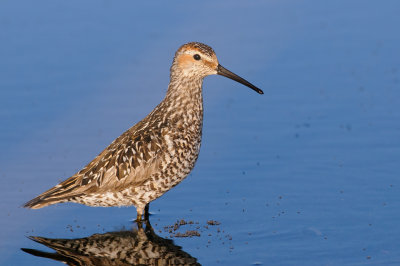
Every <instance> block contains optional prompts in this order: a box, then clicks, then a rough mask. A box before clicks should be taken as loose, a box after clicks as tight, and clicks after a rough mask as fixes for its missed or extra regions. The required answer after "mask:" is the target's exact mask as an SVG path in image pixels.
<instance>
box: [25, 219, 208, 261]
mask: <svg viewBox="0 0 400 266" xmlns="http://www.w3.org/2000/svg"><path fill="white" fill-rule="evenodd" d="M30 239H32V240H34V241H36V242H38V243H40V244H43V245H45V246H46V247H48V248H51V249H53V250H55V251H56V253H54V252H46V251H40V250H36V249H27V248H23V249H22V250H23V251H25V252H27V253H29V254H32V255H34V256H38V257H44V258H50V259H53V260H56V261H61V262H64V263H66V264H67V265H85V266H90V265H93V266H100V265H102V266H111V265H115V266H117V265H118V266H122V265H124V266H128V265H200V264H199V263H198V262H197V259H196V258H193V257H192V256H190V254H188V253H186V252H184V251H183V250H182V248H181V247H180V246H176V245H175V244H174V242H173V241H172V240H169V239H164V238H162V237H159V236H158V235H156V234H155V233H154V231H153V229H152V228H151V227H146V229H144V228H141V227H140V228H139V229H138V230H137V231H136V230H135V231H120V232H109V233H105V234H94V235H92V236H89V237H85V238H78V239H57V238H55V239H52V238H45V237H30Z"/></svg>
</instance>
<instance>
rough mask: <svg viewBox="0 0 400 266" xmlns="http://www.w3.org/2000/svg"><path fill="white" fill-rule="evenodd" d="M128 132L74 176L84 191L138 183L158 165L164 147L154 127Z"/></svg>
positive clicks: (105, 189) (109, 188) (101, 190)
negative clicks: (148, 129)
mask: <svg viewBox="0 0 400 266" xmlns="http://www.w3.org/2000/svg"><path fill="white" fill-rule="evenodd" d="M135 133H136V134H132V133H131V132H130V131H127V132H125V133H124V134H123V135H121V136H120V137H119V138H118V139H116V140H115V141H114V142H113V143H112V144H111V145H110V146H109V147H107V149H105V150H104V151H103V152H102V153H101V154H100V155H99V156H97V157H96V158H95V159H94V160H93V161H92V162H91V163H89V164H88V165H87V166H86V167H85V168H84V169H82V170H81V171H79V172H78V173H77V174H76V175H75V177H76V181H75V182H77V183H78V184H79V185H80V186H81V187H82V188H84V191H87V192H90V191H91V190H92V189H93V190H95V191H96V192H97V193H99V192H103V191H116V190H119V189H121V188H124V187H126V186H128V185H133V186H135V185H139V184H141V183H143V181H145V180H146V178H147V177H148V176H149V175H151V174H152V173H153V172H154V171H155V170H156V169H157V168H158V166H159V160H158V156H157V155H159V154H160V151H161V149H162V147H161V143H160V141H159V138H158V135H159V134H158V133H157V132H154V131H146V132H143V131H142V132H135Z"/></svg>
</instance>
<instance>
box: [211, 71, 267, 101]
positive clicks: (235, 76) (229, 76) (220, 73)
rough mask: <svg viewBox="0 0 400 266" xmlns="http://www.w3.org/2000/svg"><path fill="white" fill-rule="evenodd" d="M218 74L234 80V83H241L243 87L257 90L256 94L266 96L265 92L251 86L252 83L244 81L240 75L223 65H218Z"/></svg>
mask: <svg viewBox="0 0 400 266" xmlns="http://www.w3.org/2000/svg"><path fill="white" fill-rule="evenodd" d="M217 74H218V75H221V76H224V77H227V78H230V79H233V80H234V81H237V82H239V83H242V84H243V85H246V86H247V87H249V88H252V89H253V90H255V91H256V92H258V93H259V94H264V92H263V91H262V90H260V89H259V88H257V87H256V86H254V85H253V84H251V83H250V82H248V81H247V80H245V79H242V78H241V77H239V76H238V75H236V74H234V73H232V72H230V71H229V70H228V69H226V68H224V67H223V66H221V65H218V68H217Z"/></svg>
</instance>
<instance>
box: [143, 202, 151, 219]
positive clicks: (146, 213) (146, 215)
mask: <svg viewBox="0 0 400 266" xmlns="http://www.w3.org/2000/svg"><path fill="white" fill-rule="evenodd" d="M149 207H150V203H147V204H146V206H145V207H144V220H145V221H148V220H149V216H150V214H149Z"/></svg>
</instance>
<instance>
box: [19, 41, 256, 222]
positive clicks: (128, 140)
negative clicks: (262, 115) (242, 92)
mask: <svg viewBox="0 0 400 266" xmlns="http://www.w3.org/2000/svg"><path fill="white" fill-rule="evenodd" d="M213 74H220V75H223V76H226V77H228V78H231V79H233V80H235V81H238V82H240V83H242V84H244V85H246V86H248V87H250V88H252V89H253V90H255V91H257V92H258V93H260V94H262V93H263V92H262V91H261V90H260V89H258V88H257V87H255V86H254V85H252V84H251V83H249V82H248V81H246V80H244V79H242V78H241V77H239V76H237V75H235V74H233V73H232V72H230V71H228V70H227V69H225V68H223V67H222V66H221V65H220V64H219V63H218V59H217V57H216V55H215V53H214V51H213V49H212V48H211V47H209V46H207V45H205V44H202V43H196V42H193V43H187V44H185V45H183V46H181V47H180V48H179V49H178V51H177V52H176V54H175V57H174V60H173V63H172V67H171V75H170V84H169V87H168V91H167V95H166V96H165V98H164V100H163V101H162V102H161V103H160V104H159V105H158V106H157V107H156V108H155V109H154V110H153V111H152V112H151V113H150V114H149V115H147V116H146V117H145V118H144V119H143V120H142V121H140V122H139V123H137V124H136V125H134V126H133V127H131V128H130V129H128V130H127V131H126V132H125V133H123V134H122V135H121V136H120V137H118V138H117V139H116V140H115V141H114V142H112V143H111V144H110V146H108V147H107V148H106V149H105V150H104V151H103V152H101V153H100V154H99V155H98V156H97V157H96V158H95V159H94V160H93V161H92V162H90V163H89V164H88V165H87V166H86V167H85V168H83V169H82V170H81V171H79V172H78V173H76V174H75V175H73V176H72V177H70V178H68V179H67V180H65V181H64V182H62V183H60V184H58V185H57V186H55V187H53V188H51V189H49V190H48V191H46V192H44V193H43V194H41V195H39V196H38V197H36V198H34V199H32V200H31V201H29V202H27V203H26V204H25V205H24V207H28V208H32V209H38V208H42V207H45V206H48V205H51V204H55V203H61V202H76V203H81V204H86V205H89V206H105V207H106V206H131V205H134V206H135V207H136V208H137V212H138V219H140V218H141V215H142V214H143V213H144V210H145V207H146V206H148V204H149V203H150V202H151V201H152V200H154V199H156V198H158V197H160V196H161V195H163V194H164V193H165V192H167V191H168V190H170V189H171V188H172V187H174V186H176V185H177V184H178V183H179V182H181V181H182V180H183V179H184V178H185V177H186V176H187V175H188V174H189V172H190V171H191V170H192V168H193V167H194V164H195V162H196V160H197V156H198V154H199V151H200V142H201V135H202V124H203V98H202V84H203V79H204V77H206V76H208V75H213Z"/></svg>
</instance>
